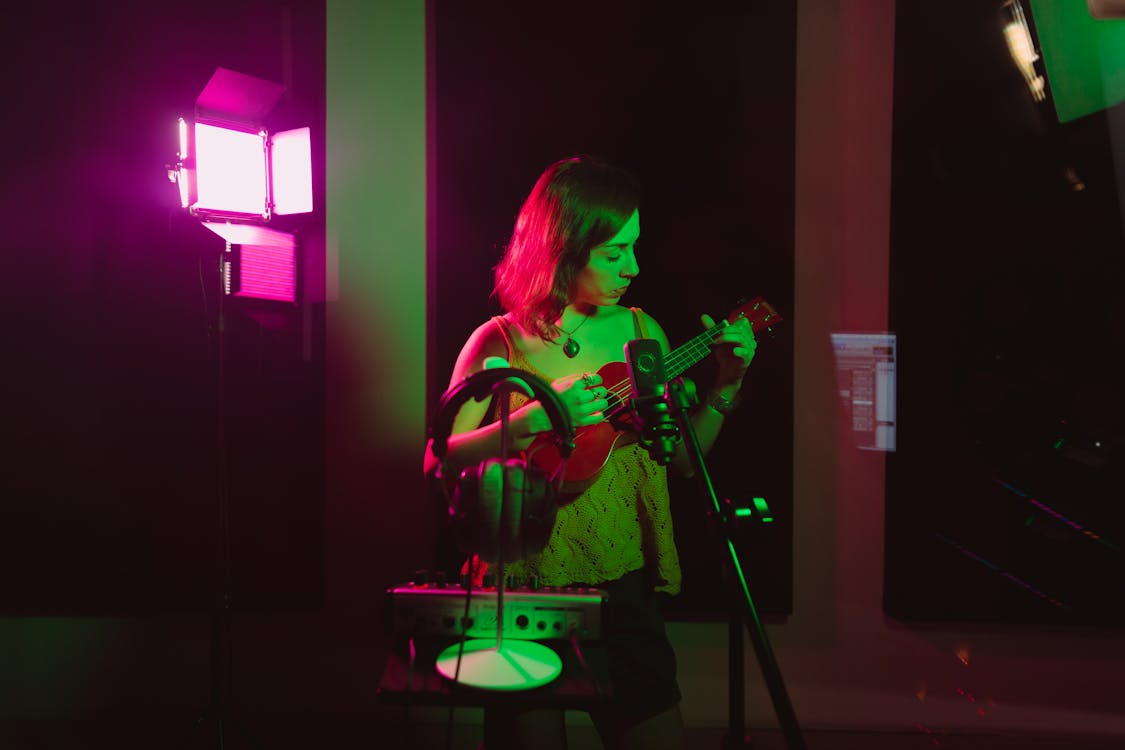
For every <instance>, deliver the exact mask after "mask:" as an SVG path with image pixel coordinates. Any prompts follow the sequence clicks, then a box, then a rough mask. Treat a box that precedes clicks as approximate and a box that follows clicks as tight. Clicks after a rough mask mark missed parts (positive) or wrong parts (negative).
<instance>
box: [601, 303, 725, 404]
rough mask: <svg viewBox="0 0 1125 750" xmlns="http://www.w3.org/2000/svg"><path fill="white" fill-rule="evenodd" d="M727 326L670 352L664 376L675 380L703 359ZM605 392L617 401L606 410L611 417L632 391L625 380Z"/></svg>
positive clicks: (710, 331)
mask: <svg viewBox="0 0 1125 750" xmlns="http://www.w3.org/2000/svg"><path fill="white" fill-rule="evenodd" d="M727 325H728V323H727V321H725V320H724V321H722V322H721V323H720V324H719V325H717V326H713V327H711V328H708V329H707V330H706V331H703V332H702V333H700V334H699V335H697V336H696V337H695V338H693V339H692V340H690V341H688V342H687V343H686V344H684V345H683V346H681V347H680V348H678V349H676V350H675V351H673V352H671V353H670V354H669V355H668V359H666V360H665V362H664V364H665V367H666V368H667V369H666V371H665V374H666V375H667V374H668V373H674V374H672V375H670V376H669V377H670V378H675V377H676V376H677V375H679V374H680V373H681V372H683V371H684V370H686V369H687V368H688V367H691V365H692V364H694V363H696V362H698V361H699V360H701V359H703V357H705V356H706V355H707V352H709V351H710V350H711V341H713V340H714V339H715V337H716V336H718V335H719V333H721V332H722V330H723V328H725V327H726V326H727ZM606 390H607V392H608V394H612V395H613V396H615V397H616V398H617V401H618V403H617V405H615V406H611V407H610V408H609V409H607V410H606V413H607V414H608V415H609V416H612V415H613V413H616V412H617V410H618V409H620V408H621V407H622V406H624V404H625V395H626V394H628V393H629V392H630V391H631V390H632V384H631V383H630V382H629V380H628V379H625V380H622V381H619V382H617V383H615V384H613V385H612V386H609V387H608V388H607V389H606ZM607 398H608V395H607Z"/></svg>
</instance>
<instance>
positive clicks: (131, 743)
mask: <svg viewBox="0 0 1125 750" xmlns="http://www.w3.org/2000/svg"><path fill="white" fill-rule="evenodd" d="M218 729H219V724H218V723H217V722H214V721H204V722H202V723H199V722H197V721H195V720H193V719H191V718H190V717H185V719H184V720H183V721H182V722H179V721H175V720H170V721H169V720H165V721H159V722H157V721H152V720H144V721H141V720H138V721H136V722H92V721H85V722H57V721H56V722H34V721H26V722H0V748H2V749H3V750H109V749H110V748H113V750H141V749H142V748H143V749H144V750H152V749H154V748H160V749H163V748H169V749H182V750H196V748H200V749H202V748H224V749H229V750H243V749H245V750H297V748H301V750H360V749H361V748H362V749H363V750H373V749H375V748H399V747H402V748H419V749H420V750H429V749H431V748H432V749H433V750H475V748H476V747H477V744H478V742H479V740H480V726H479V725H475V724H455V725H454V731H453V735H452V741H451V742H450V741H449V739H450V737H449V735H448V734H447V732H446V725H444V724H441V723H435V722H431V721H427V722H419V723H416V724H413V725H406V724H403V723H402V722H390V721H358V720H354V719H332V718H318V719H314V718H301V719H297V718H293V717H284V716H257V717H252V718H244V719H240V720H234V719H228V720H227V721H225V722H223V725H222V729H223V736H222V739H221V740H220V738H219V736H218V735H219V733H218V731H217V730H218ZM568 734H569V740H570V747H571V750H602V746H601V742H600V741H599V740H598V738H597V735H596V734H595V733H594V731H593V729H592V728H591V727H589V726H569V727H568ZM725 735H726V732H725V731H724V730H722V729H714V728H689V729H688V742H687V744H688V746H689V747H690V748H692V750H704V749H705V748H716V750H719V749H720V748H723V749H728V750H733V749H729V746H728V745H727V743H725V742H724V737H725ZM803 738H804V741H805V746H806V748H807V749H808V750H932V749H933V748H948V749H949V750H1121V749H1122V748H1123V747H1125V741H1123V740H1122V739H1121V738H1092V737H1061V736H1051V737H1047V736H1019V735H943V736H936V735H928V734H925V733H922V732H916V733H910V734H897V733H890V732H828V731H805V732H803ZM751 740H752V744H749V745H745V746H742V747H746V748H751V749H752V750H789V748H788V747H787V745H786V743H785V741H784V738H783V737H782V736H781V734H780V733H779V732H777V731H770V730H759V731H754V732H752V737H751Z"/></svg>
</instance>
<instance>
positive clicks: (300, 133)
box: [271, 128, 313, 214]
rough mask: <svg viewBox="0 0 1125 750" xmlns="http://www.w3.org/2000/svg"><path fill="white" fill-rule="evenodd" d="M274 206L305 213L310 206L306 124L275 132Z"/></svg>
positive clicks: (282, 211) (309, 151)
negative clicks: (302, 126)
mask: <svg viewBox="0 0 1125 750" xmlns="http://www.w3.org/2000/svg"><path fill="white" fill-rule="evenodd" d="M271 166H272V168H273V169H272V171H273V178H272V180H273V181H272V187H273V210H274V213H277V214H304V213H308V212H310V211H312V210H313V196H312V144H311V142H310V139H309V129H308V128H298V129H296V130H286V131H284V132H281V133H275V134H274V136H273V149H272V164H271Z"/></svg>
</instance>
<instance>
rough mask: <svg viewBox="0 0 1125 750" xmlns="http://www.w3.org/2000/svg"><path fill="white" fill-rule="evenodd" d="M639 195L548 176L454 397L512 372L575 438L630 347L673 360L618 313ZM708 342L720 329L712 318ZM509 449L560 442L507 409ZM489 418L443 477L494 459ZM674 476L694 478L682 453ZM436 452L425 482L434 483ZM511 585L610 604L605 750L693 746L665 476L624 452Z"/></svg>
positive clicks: (575, 167) (536, 419) (747, 339)
mask: <svg viewBox="0 0 1125 750" xmlns="http://www.w3.org/2000/svg"><path fill="white" fill-rule="evenodd" d="M639 204H640V191H639V187H638V185H637V183H636V181H635V180H634V179H633V178H632V177H631V176H629V175H628V174H627V173H625V172H623V171H621V170H619V169H617V168H615V167H612V166H610V165H607V164H605V163H602V162H600V161H598V160H595V159H592V158H590V157H574V158H570V159H564V160H562V161H559V162H556V163H555V164H552V165H551V166H550V167H548V168H547V170H546V171H544V173H543V174H542V175H541V176H540V178H539V180H538V181H537V182H536V183H535V186H534V187H533V188H532V190H531V193H530V195H529V196H528V198H527V200H526V201H525V202H524V204H523V207H522V208H521V209H520V213H519V215H518V217H517V219H516V225H515V230H514V232H513V234H512V238H511V242H510V243H509V245H508V248H507V250H506V252H505V255H504V258H503V259H502V260H501V262H500V264H499V265H498V266H497V267H496V289H495V293H496V295H497V296H498V298H499V300H500V303H501V305H502V306H503V308H504V309H505V311H506V312H505V314H504V315H503V316H499V317H495V318H492V319H491V320H489V321H487V322H485V323H484V324H483V325H481V326H480V327H478V328H477V329H476V330H475V331H474V332H473V333H472V335H471V336H470V337H469V339H468V341H467V342H466V343H465V345H464V347H463V348H462V350H461V354H460V356H459V357H458V359H457V363H456V365H455V366H454V368H453V374H452V377H451V379H450V383H451V384H456V383H459V382H461V381H462V380H463V379H464V378H466V377H468V376H470V375H472V374H473V373H475V372H478V371H480V370H481V369H483V368H484V362H485V359H487V358H489V357H502V358H504V359H506V360H507V361H508V362H509V363H510V364H511V366H512V367H516V368H519V369H522V370H526V371H528V372H532V373H534V374H536V375H539V376H540V377H542V378H543V379H544V380H546V381H548V382H550V383H551V385H552V386H553V387H554V389H555V390H556V391H557V392H558V393H559V395H560V397H561V400H562V402H563V404H564V406H565V407H566V409H567V410H568V412H569V414H570V417H571V419H572V421H573V423H574V425H575V426H576V427H579V426H586V425H593V424H597V423H598V422H600V421H602V419H603V410H605V409H606V407H607V406H608V403H609V402H608V399H607V397H608V391H607V384H605V383H603V382H602V379H601V377H600V376H599V375H598V374H597V371H598V369H599V368H600V367H601V366H602V365H604V364H606V363H608V362H614V361H621V360H622V359H623V355H622V351H623V348H624V346H625V344H626V343H627V342H628V341H631V340H633V339H637V338H654V339H656V340H658V341H659V342H660V345H661V347H662V348H663V350H664V351H665V352H667V351H669V349H670V347H669V345H668V338H667V336H666V335H665V333H664V331H663V329H662V328H661V327H660V325H659V324H658V323H657V322H656V321H655V320H654V319H653V318H652V317H651V316H649V315H648V314H647V313H645V312H643V311H641V310H639V309H636V308H628V307H623V306H622V305H621V299H622V297H623V296H624V295H625V294H626V292H627V290H628V288H629V285H630V284H631V283H632V282H633V280H634V279H635V278H636V277H637V275H638V274H639V273H640V268H639V266H638V264H637V257H636V243H637V239H638V237H639V236H640V212H639ZM701 320H702V323H703V325H704V326H706V327H710V326H713V325H714V322H713V321H712V320H711V319H710V318H709V317H708V316H706V315H704V316H702V319H701ZM756 345H757V344H756V342H755V341H754V336H753V332H752V331H751V328H750V325H749V323H748V322H747V321H746V320H740V321H738V322H737V323H735V324H733V325H730V326H727V327H726V328H725V329H724V330H723V331H722V332H721V333H719V334H718V335H717V337H716V338H715V343H714V346H713V348H714V355H715V357H716V358H717V365H718V374H717V376H716V379H715V383H714V386H713V388H712V390H711V392H710V394H709V395H708V396H707V397H706V398H705V399H703V406H701V407H700V408H699V409H698V410H696V412H695V413H694V414H693V415H692V423H693V425H694V428H695V431H696V433H697V436H698V438H699V442H700V445H701V447H702V448H703V450H704V451H707V450H709V449H710V447H711V445H712V444H713V443H714V441H715V438H716V437H717V435H718V433H719V430H720V428H721V426H722V423H723V418H724V417H725V416H726V415H727V414H728V413H729V412H730V411H731V409H733V408H734V406H735V405H736V403H737V400H738V392H739V390H740V388H741V386H742V378H743V376H744V375H745V373H746V370H747V367H748V366H749V364H750V361H751V360H752V359H753V356H754V349H755V347H756ZM512 398H513V400H512V412H511V415H510V420H509V435H508V438H509V441H510V449H511V450H512V451H513V452H515V451H520V450H523V449H526V448H527V447H528V446H530V445H531V443H532V441H533V440H534V439H535V438H536V436H537V435H539V434H540V433H543V432H548V431H550V430H551V424H550V420H549V419H548V417H547V414H546V412H544V410H543V409H542V408H541V407H540V406H539V405H538V404H537V403H536V402H530V403H528V402H527V401H526V399H524V398H523V397H522V396H519V395H515V396H513V397H512ZM495 419H496V407H495V405H490V404H485V403H477V402H475V401H471V400H470V401H469V402H467V403H466V404H465V405H464V406H463V407H462V409H461V411H460V412H459V413H458V415H457V417H456V419H455V420H454V425H453V430H452V436H451V438H450V440H449V445H448V449H447V455H446V471H447V472H449V473H450V474H456V473H459V472H460V471H461V470H462V469H463V468H465V467H468V466H475V465H477V464H478V463H480V462H481V461H483V460H485V459H487V458H492V457H495V456H498V455H500V430H499V424H498V423H497V422H496V421H495ZM672 466H673V467H674V468H676V469H677V470H679V471H681V472H683V473H685V474H690V472H691V467H690V463H689V459H688V457H687V455H686V454H685V452H684V451H683V447H682V446H681V447H680V448H679V449H678V451H677V455H676V457H675V459H674V460H673V462H672ZM437 469H438V466H437V461H436V459H435V458H434V456H433V454H432V452H431V451H430V450H429V449H427V451H426V471H427V473H428V474H430V475H431V476H432V475H433V474H434V473H435V472H436V471H437ZM507 572H508V573H509V574H511V575H515V576H530V575H536V576H538V578H539V580H540V582H541V583H543V584H544V585H548V586H564V585H575V584H585V585H589V586H597V587H599V588H602V589H605V590H607V591H608V592H609V595H610V608H611V612H612V617H611V626H610V627H611V632H609V633H604V634H603V636H604V638H603V643H604V645H605V648H606V654H607V660H608V663H609V670H610V678H611V680H612V683H613V691H614V697H613V699H612V700H610V701H608V702H607V705H606V707H605V708H604V710H599V711H597V712H595V714H594V715H593V717H592V718H593V720H594V723H595V726H596V727H597V729H598V732H599V734H600V735H601V736H602V739H603V742H604V743H605V745H606V747H607V748H617V747H644V748H663V747H668V748H673V747H675V748H678V747H680V744H681V740H682V735H683V722H682V718H681V716H680V711H679V701H680V692H679V687H678V685H677V683H676V662H675V654H674V653H673V651H672V648H671V645H670V644H669V643H668V639H667V637H666V635H665V632H664V623H663V620H662V619H661V618H660V613H659V610H658V606H657V599H656V593H657V592H663V593H666V594H675V593H678V591H679V588H680V568H679V559H678V556H677V552H676V546H675V542H674V540H673V535H672V521H671V515H670V511H669V501H668V484H667V476H666V473H665V469H664V467H662V466H658V465H657V464H656V463H655V462H654V461H653V460H652V459H651V458H650V457H649V456H648V454H647V453H646V451H645V449H644V448H642V447H641V446H640V445H639V444H637V443H636V442H633V443H630V444H628V445H624V446H622V447H619V448H617V449H615V450H614V451H613V452H612V453H611V454H610V456H609V459H608V460H607V462H606V465H605V468H604V469H603V470H602V471H601V473H600V474H599V475H598V477H597V480H596V481H595V482H594V483H593V485H592V486H590V487H589V488H588V489H586V490H585V491H584V492H582V494H580V495H579V496H578V497H577V498H576V499H575V500H573V502H568V503H566V504H565V505H562V507H560V508H559V513H558V520H557V522H556V524H555V528H554V531H553V533H552V535H551V538H550V541H549V542H548V544H547V547H546V548H545V549H544V550H543V552H542V553H540V554H537V555H534V556H532V557H530V558H528V559H526V560H521V561H513V562H512V563H511V564H510V565H509V568H508V571H507ZM513 734H514V740H515V745H516V746H517V747H536V748H544V747H564V746H565V726H564V724H563V715H562V712H561V711H556V712H550V711H535V712H526V713H524V714H521V715H519V716H518V717H517V719H516V721H515V723H514V728H513Z"/></svg>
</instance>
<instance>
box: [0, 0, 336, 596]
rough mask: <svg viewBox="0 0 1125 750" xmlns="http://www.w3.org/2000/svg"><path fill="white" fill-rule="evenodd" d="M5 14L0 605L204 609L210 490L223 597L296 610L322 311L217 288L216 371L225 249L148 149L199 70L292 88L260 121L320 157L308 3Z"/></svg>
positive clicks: (310, 226)
mask: <svg viewBox="0 0 1125 750" xmlns="http://www.w3.org/2000/svg"><path fill="white" fill-rule="evenodd" d="M5 28H6V34H5V43H4V45H3V51H2V52H0V55H2V60H3V64H4V69H5V70H6V71H7V77H6V81H7V84H6V86H5V92H4V120H3V125H2V126H0V127H2V128H3V141H4V144H5V153H4V156H3V169H2V170H0V197H2V202H3V208H2V209H0V210H2V211H3V217H4V221H3V233H4V248H5V253H4V255H5V262H4V271H3V273H2V275H0V278H2V287H0V299H2V300H3V305H4V308H3V309H4V311H5V325H4V333H3V347H2V351H3V360H4V364H5V366H4V368H3V369H4V374H3V383H4V392H5V394H6V400H5V401H6V403H5V407H4V418H3V422H4V429H3V449H2V455H3V472H2V479H0V486H2V490H0V496H2V501H0V591H3V595H2V597H0V599H2V602H3V603H2V604H0V606H2V607H4V608H5V609H6V610H8V611H26V612H43V611H62V612H95V611H123V610H133V609H139V610H147V611H152V610H165V609H183V608H199V607H207V606H209V605H210V603H211V601H212V595H213V594H214V593H215V592H216V590H217V588H216V587H217V582H216V578H215V576H216V572H217V559H218V558H217V554H216V552H217V543H218V539H219V521H218V518H219V514H218V508H219V505H218V503H219V497H220V493H221V490H222V487H223V486H224V485H225V486H227V487H228V488H229V497H230V504H229V509H230V523H231V527H230V528H231V539H232V545H231V556H232V573H233V582H232V585H231V591H232V593H233V594H234V597H235V601H236V602H237V603H239V604H245V605H251V604H253V605H269V606H306V605H310V604H312V603H315V602H316V601H317V599H318V597H319V593H320V587H321V581H320V578H321V574H320V569H321V555H320V545H321V523H320V519H321V506H322V499H323V498H322V496H323V489H322V486H323V479H322V474H323V470H322V463H323V458H322V454H323V450H322V444H323V441H322V437H321V436H322V433H323V427H322V422H323V420H322V418H321V407H320V404H321V403H322V400H323V378H322V361H323V355H322V354H321V350H322V348H323V344H322V342H323V333H322V329H323V324H322V322H321V321H322V319H323V316H322V314H321V313H320V312H319V311H317V310H310V311H308V312H309V315H308V316H304V320H303V316H302V313H301V311H299V310H298V309H296V308H289V307H277V306H272V307H269V308H262V307H260V306H252V305H236V304H231V305H230V306H229V307H228V309H227V316H226V318H227V329H226V334H225V336H224V337H223V340H224V343H225V347H226V357H225V363H224V369H225V383H224V384H223V387H222V388H220V381H219V370H218V361H219V359H218V353H219V336H218V335H217V320H218V304H217V303H218V291H219V285H218V281H217V278H216V277H215V275H214V273H213V269H214V267H215V264H216V263H217V258H218V253H219V251H220V250H221V248H222V242H221V241H220V240H219V239H218V238H217V237H216V236H215V235H213V234H212V233H210V232H209V231H207V230H206V229H204V228H203V227H202V226H200V224H199V222H197V221H195V220H194V219H190V218H188V217H186V216H185V215H184V213H183V212H182V211H181V210H180V208H179V199H178V195H177V193H176V189H175V186H174V185H172V184H170V183H169V181H168V180H167V177H166V175H165V170H164V165H165V164H166V163H167V162H170V161H174V160H175V152H176V148H177V144H176V129H175V121H176V118H177V117H179V116H181V115H187V116H190V115H191V114H192V107H193V104H194V101H195V98H196V96H197V95H198V94H199V92H200V91H201V90H202V88H203V86H204V85H205V84H206V83H207V80H208V79H209V77H210V76H211V73H212V72H213V71H214V69H215V68H216V67H218V66H224V67H228V68H232V69H234V70H237V71H240V72H243V73H248V74H251V75H256V76H260V77H263V78H267V79H270V80H273V81H277V82H282V83H286V82H287V83H289V84H290V89H289V92H288V94H287V95H286V96H285V98H283V100H282V102H281V103H280V104H279V106H278V107H277V109H276V110H275V111H274V113H273V115H272V119H271V122H269V123H267V124H269V125H270V127H271V128H272V129H278V128H283V127H289V126H299V125H311V126H312V128H313V131H312V132H313V133H314V138H316V139H317V141H318V142H317V143H314V151H315V152H317V153H319V152H321V151H322V150H323V140H322V134H323V132H324V128H323V119H324V115H323V110H324V104H323V96H324V86H323V77H324V12H323V3H315V2H309V3H288V4H283V3H280V2H272V1H270V0H254V1H252V2H240V3H236V4H228V3H218V2H205V3H197V4H193V5H191V6H190V7H186V6H185V7H179V6H173V5H169V4H166V3H141V2H125V3H112V4H109V5H100V6H97V5H91V4H89V3H69V4H68V3H63V4H38V5H36V4H27V3H24V4H21V6H20V8H19V9H18V10H17V11H14V12H13V11H9V13H8V15H7V16H6V19H5ZM287 71H291V72H292V77H291V78H288V79H287ZM315 171H316V173H317V174H318V177H317V180H318V183H317V190H318V195H323V178H322V176H320V175H322V174H323V168H322V165H320V164H317V165H316V167H315ZM298 221H299V222H301V223H302V227H301V228H302V229H303V231H316V226H317V224H318V222H320V221H321V220H320V218H319V213H318V214H316V215H314V216H313V217H306V218H304V219H301V220H298ZM305 334H307V336H306V335H305ZM220 394H222V395H223V396H224V403H225V406H226V410H225V411H226V415H225V416H226V418H225V420H224V427H223V429H224V430H225V431H226V441H225V444H226V448H227V450H226V451H225V453H226V465H227V466H228V473H227V475H226V477H227V479H226V480H224V478H223V476H222V475H221V471H220V466H221V461H222V455H221V454H220V448H221V447H222V445H223V441H220V439H219V434H220V433H219V430H220V427H219V424H220V423H219V404H220ZM228 480H229V484H227V481H228Z"/></svg>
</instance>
